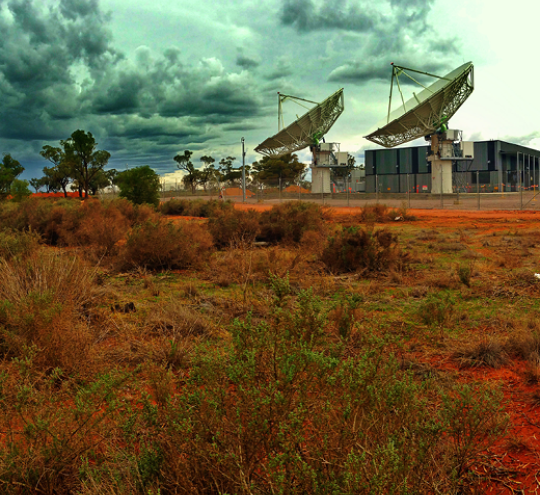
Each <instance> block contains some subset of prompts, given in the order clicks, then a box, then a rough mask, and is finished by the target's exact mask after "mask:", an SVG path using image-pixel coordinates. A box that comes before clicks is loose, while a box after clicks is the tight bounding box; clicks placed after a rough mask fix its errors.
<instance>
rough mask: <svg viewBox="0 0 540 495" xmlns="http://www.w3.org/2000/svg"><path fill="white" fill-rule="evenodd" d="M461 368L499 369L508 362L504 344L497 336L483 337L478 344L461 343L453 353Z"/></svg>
mask: <svg viewBox="0 0 540 495" xmlns="http://www.w3.org/2000/svg"><path fill="white" fill-rule="evenodd" d="M453 357H454V358H455V359H456V360H457V361H458V362H459V365H460V366H463V367H467V368H475V367H482V366H485V367H489V368H499V367H501V366H502V365H504V364H505V363H506V362H507V361H508V353H507V352H506V349H505V344H504V342H502V341H501V339H500V338H498V337H496V336H487V337H486V336H483V337H482V338H481V339H480V340H478V341H476V342H461V343H459V344H458V346H457V348H456V349H455V350H454V352H453Z"/></svg>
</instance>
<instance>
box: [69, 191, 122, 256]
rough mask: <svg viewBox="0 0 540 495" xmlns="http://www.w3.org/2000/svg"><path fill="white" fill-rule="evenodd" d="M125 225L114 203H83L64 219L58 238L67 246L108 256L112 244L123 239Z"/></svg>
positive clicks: (113, 245) (113, 246)
mask: <svg viewBox="0 0 540 495" xmlns="http://www.w3.org/2000/svg"><path fill="white" fill-rule="evenodd" d="M129 223H130V222H129V220H128V219H127V218H126V217H125V216H124V215H123V214H122V212H121V211H120V210H119V209H118V208H116V205H115V204H114V203H109V204H107V205H105V204H103V203H101V202H97V201H92V202H89V203H88V202H84V203H82V204H81V207H80V208H79V210H78V211H76V212H70V214H68V215H67V217H66V218H65V222H64V225H63V226H62V228H61V238H62V241H63V242H64V243H65V244H67V245H69V246H85V247H87V246H88V247H92V248H93V249H94V250H96V251H97V253H98V254H99V255H106V254H112V253H113V251H114V250H115V245H116V243H117V242H118V241H119V240H120V239H123V238H124V237H125V235H126V233H127V231H128V228H129Z"/></svg>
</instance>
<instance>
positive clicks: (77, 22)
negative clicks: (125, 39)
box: [0, 0, 263, 157]
mask: <svg viewBox="0 0 540 495" xmlns="http://www.w3.org/2000/svg"><path fill="white" fill-rule="evenodd" d="M109 20H110V15H109V14H108V13H104V12H103V11H102V10H101V9H100V6H99V3H98V1H97V0H58V1H56V0H53V2H43V1H37V0H11V1H8V2H5V1H2V0H0V32H1V33H2V35H1V37H0V101H2V105H1V106H0V139H3V140H4V141H3V142H7V141H5V140H6V139H10V140H12V141H10V142H14V141H22V142H25V143H26V149H28V150H30V143H32V145H31V146H32V149H33V148H37V149H38V150H39V149H40V148H41V146H42V145H43V143H44V142H54V141H56V142H57V141H58V140H59V139H64V138H66V137H68V136H69V135H70V134H71V133H72V132H73V131H74V130H75V129H77V128H83V129H85V130H89V131H91V132H92V133H93V134H94V135H95V136H96V137H98V138H99V140H100V144H101V145H102V146H104V147H106V146H114V147H116V148H115V149H117V150H121V149H125V150H129V151H126V153H128V154H129V153H133V152H137V153H140V156H142V157H146V156H148V150H151V149H152V150H156V149H161V150H162V151H163V150H166V151H167V150H170V151H171V153H172V152H173V151H174V150H173V147H174V146H178V144H182V145H186V146H188V145H191V144H193V145H194V146H196V145H200V144H201V143H204V142H205V141H207V140H209V139H213V138H215V137H217V136H218V135H219V132H218V129H216V128H212V129H209V127H208V126H209V124H211V123H212V122H213V123H214V124H215V125H222V124H234V123H237V122H240V121H242V120H245V119H247V118H250V117H253V116H256V115H260V114H261V112H262V111H263V102H261V101H260V100H259V97H258V91H257V84H256V83H255V81H254V80H253V79H252V76H251V75H250V73H249V72H248V71H241V72H239V73H234V72H228V71H227V70H226V69H225V68H224V67H223V65H222V64H221V62H220V61H219V60H218V59H216V58H205V59H202V60H200V61H199V62H198V63H195V64H186V63H185V62H184V61H183V60H182V54H181V52H180V51H179V50H178V49H168V50H165V51H164V52H163V53H161V54H155V53H154V52H152V51H151V50H150V49H148V48H146V47H141V48H139V49H137V51H136V53H135V59H134V60H130V59H128V58H127V57H126V56H125V55H124V54H123V53H121V52H120V51H118V50H117V49H116V48H115V47H114V46H113V42H112V33H111V30H110V28H109ZM239 55H242V54H241V53H240V52H239ZM239 63H240V65H241V66H242V65H243V66H244V67H246V66H249V67H251V68H254V67H255V64H256V61H254V60H251V59H250V58H248V57H243V58H239ZM135 141H137V145H136V146H135V145H134V142H135ZM112 149H113V148H111V150H112Z"/></svg>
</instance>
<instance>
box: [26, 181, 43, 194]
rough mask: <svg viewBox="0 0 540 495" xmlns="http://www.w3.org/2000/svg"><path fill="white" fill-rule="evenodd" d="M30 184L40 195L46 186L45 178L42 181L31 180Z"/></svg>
mask: <svg viewBox="0 0 540 495" xmlns="http://www.w3.org/2000/svg"><path fill="white" fill-rule="evenodd" d="M28 183H29V184H30V185H31V186H32V187H33V188H34V190H35V191H36V193H38V192H39V190H40V189H41V188H42V187H43V186H44V185H45V184H44V181H43V177H41V178H40V179H30V180H29V181H28Z"/></svg>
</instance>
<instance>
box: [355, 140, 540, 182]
mask: <svg viewBox="0 0 540 495" xmlns="http://www.w3.org/2000/svg"><path fill="white" fill-rule="evenodd" d="M429 149H430V148H429V146H411V147H407V148H391V149H377V150H366V155H365V164H366V192H368V193H369V192H376V191H377V184H378V191H379V192H382V193H385V192H386V193H405V192H407V189H409V190H410V191H411V192H418V193H430V192H431V180H432V175H431V163H430V162H429V161H428V159H427V157H428V151H429ZM452 176H453V180H452V182H453V190H454V191H457V190H459V191H460V192H476V191H477V190H480V191H481V192H497V191H516V190H518V189H519V184H520V178H521V181H522V182H521V183H522V184H523V186H524V188H525V190H528V189H533V188H536V189H537V188H538V183H539V181H540V177H539V176H540V150H535V149H532V148H527V147H525V146H520V145H518V144H512V143H507V142H505V141H479V142H475V143H474V158H473V159H472V160H470V161H461V162H455V163H454V166H453V174H452ZM407 184H408V186H407Z"/></svg>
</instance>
